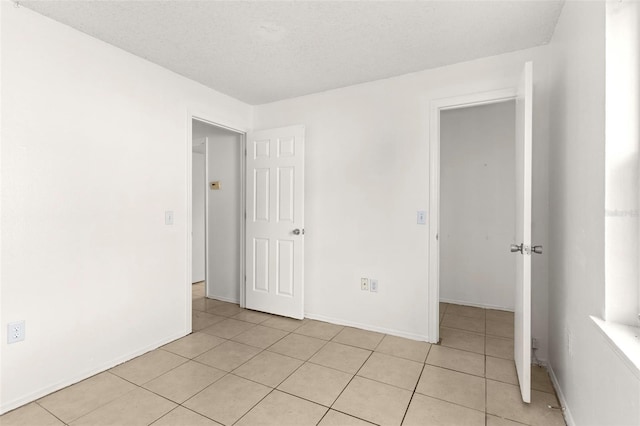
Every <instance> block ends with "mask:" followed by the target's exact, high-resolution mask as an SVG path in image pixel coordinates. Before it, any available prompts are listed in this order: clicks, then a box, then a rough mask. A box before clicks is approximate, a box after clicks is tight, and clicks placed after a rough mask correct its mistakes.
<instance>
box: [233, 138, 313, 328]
mask: <svg viewBox="0 0 640 426" xmlns="http://www.w3.org/2000/svg"><path fill="white" fill-rule="evenodd" d="M246 173H247V177H246V185H247V191H246V197H247V198H246V208H247V215H246V273H245V275H246V277H245V278H246V283H245V290H246V291H245V294H246V307H247V308H248V309H254V310H257V311H263V312H270V313H272V314H277V315H282V316H287V317H292V318H298V319H302V318H303V317H304V270H303V266H304V126H291V127H283V128H279V129H269V130H261V131H256V132H251V133H249V134H248V135H247V162H246Z"/></svg>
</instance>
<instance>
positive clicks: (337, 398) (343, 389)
mask: <svg viewBox="0 0 640 426" xmlns="http://www.w3.org/2000/svg"><path fill="white" fill-rule="evenodd" d="M372 354H373V352H371V353H370V354H369V356H368V357H367V359H365V360H364V362H363V363H362V365H361V366H360V367H359V368H358V370H356V372H355V373H353V376H351V379H349V382H348V383H347V384H346V385H345V387H344V388H342V390H341V391H340V393H339V394H338V396H337V397H336V399H335V400H334V401H333V403H332V404H331V407H329V408H330V409H332V408H333V406H334V405H335V404H336V402H338V400H339V399H340V397H341V396H342V394H343V393H344V391H345V390H346V389H347V388H348V387H349V385H350V384H351V383H352V382H353V379H354V378H355V377H356V376H357V375H358V373H359V372H360V370H361V369H362V367H363V366H364V365H365V364H366V363H367V361H369V358H371V355H372ZM312 364H313V363H312ZM318 365H319V364H318ZM327 368H331V367H327ZM343 373H344V371H343ZM349 374H351V373H349ZM344 414H346V413H344Z"/></svg>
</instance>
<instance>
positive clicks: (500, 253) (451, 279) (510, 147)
mask: <svg viewBox="0 0 640 426" xmlns="http://www.w3.org/2000/svg"><path fill="white" fill-rule="evenodd" d="M514 135H515V101H513V100H507V101H502V102H496V103H491V104H484V105H475V106H469V107H463V108H455V109H449V110H445V111H442V112H441V114H440V236H439V238H440V265H439V266H440V268H439V269H440V302H444V303H447V304H452V305H455V306H472V307H480V308H489V309H498V310H503V311H511V312H513V310H514V301H515V283H514V277H515V274H516V270H515V264H514V262H513V255H512V254H511V253H510V252H509V250H508V249H507V248H508V247H509V245H510V244H512V243H513V242H514V241H515V205H516V200H515V181H514V176H515V173H516V171H515V163H514V158H515V141H514ZM459 312H462V311H460V310H459ZM467 312H469V313H470V312H473V310H471V309H468V310H467ZM441 315H442V313H441ZM445 315H446V314H445ZM443 320H444V324H447V323H448V322H453V321H455V320H454V319H453V316H451V317H447V318H443ZM442 324H443V323H441V326H442ZM460 326H461V327H462V329H467V330H469V331H476V328H477V329H478V331H484V330H481V329H480V328H482V327H483V326H484V325H483V324H469V325H468V326H465V325H462V324H460Z"/></svg>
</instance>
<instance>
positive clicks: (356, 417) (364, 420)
mask: <svg viewBox="0 0 640 426" xmlns="http://www.w3.org/2000/svg"><path fill="white" fill-rule="evenodd" d="M336 400H337V398H336ZM331 410H333V411H336V412H338V413H340V414H344V415H345V416H349V417H353V418H355V419H358V420H362V421H363V422H366V423H368V424H371V425H376V426H379V425H380V423H374V422H372V421H371V420H366V419H363V418H362V417H358V416H356V415H354V414H349V413H345V412H344V411H342V410H338V409H336V408H329V410H328V411H327V413H328V412H329V411H331Z"/></svg>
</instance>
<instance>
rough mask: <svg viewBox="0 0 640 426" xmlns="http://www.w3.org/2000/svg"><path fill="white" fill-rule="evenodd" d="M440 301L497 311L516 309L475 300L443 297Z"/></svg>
mask: <svg viewBox="0 0 640 426" xmlns="http://www.w3.org/2000/svg"><path fill="white" fill-rule="evenodd" d="M440 302H442V303H451V304H452V305H465V306H473V307H476V308H484V309H495V310H497V311H507V312H513V311H514V309H513V308H507V307H504V306H497V305H489V304H486V303H485V304H482V303H474V302H467V301H466V300H454V299H445V298H443V297H441V298H440Z"/></svg>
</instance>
